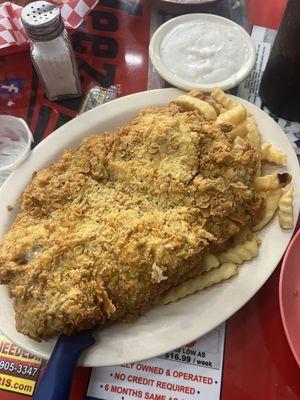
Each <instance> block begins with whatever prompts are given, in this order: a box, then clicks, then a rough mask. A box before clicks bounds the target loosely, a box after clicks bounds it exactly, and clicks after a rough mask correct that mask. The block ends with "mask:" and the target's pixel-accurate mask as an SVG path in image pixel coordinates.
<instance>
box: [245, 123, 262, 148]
mask: <svg viewBox="0 0 300 400" xmlns="http://www.w3.org/2000/svg"><path fill="white" fill-rule="evenodd" d="M247 129H248V134H247V140H248V142H249V143H250V145H251V146H252V147H253V148H254V150H256V152H257V153H258V154H260V149H261V136H260V133H259V130H258V127H257V125H256V122H255V121H254V119H253V118H252V117H248V118H247Z"/></svg>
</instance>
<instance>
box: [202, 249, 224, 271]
mask: <svg viewBox="0 0 300 400" xmlns="http://www.w3.org/2000/svg"><path fill="white" fill-rule="evenodd" d="M201 265H202V271H210V270H211V269H213V268H217V267H218V266H219V265H220V262H219V260H218V258H217V257H216V256H215V255H214V254H212V253H207V254H205V256H204V257H203V258H202V260H201Z"/></svg>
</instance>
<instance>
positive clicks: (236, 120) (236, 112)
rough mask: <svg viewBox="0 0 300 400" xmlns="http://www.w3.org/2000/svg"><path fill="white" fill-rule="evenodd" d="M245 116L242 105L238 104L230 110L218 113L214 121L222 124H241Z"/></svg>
mask: <svg viewBox="0 0 300 400" xmlns="http://www.w3.org/2000/svg"><path fill="white" fill-rule="evenodd" d="M246 117H247V111H246V109H245V107H243V106H242V105H238V106H236V107H234V108H231V109H230V110H228V111H226V112H224V113H223V114H220V115H219V116H218V118H217V121H216V123H217V124H218V125H222V124H233V125H235V126H237V125H239V124H242V123H243V122H244V121H245V120H246Z"/></svg>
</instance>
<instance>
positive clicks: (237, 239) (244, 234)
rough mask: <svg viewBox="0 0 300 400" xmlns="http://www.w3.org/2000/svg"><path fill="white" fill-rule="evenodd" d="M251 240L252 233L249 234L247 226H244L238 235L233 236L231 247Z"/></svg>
mask: <svg viewBox="0 0 300 400" xmlns="http://www.w3.org/2000/svg"><path fill="white" fill-rule="evenodd" d="M252 238H253V232H251V230H250V228H249V226H245V227H243V228H242V229H241V230H240V231H239V233H237V234H236V235H235V236H234V238H233V245H234V246H236V245H238V244H242V243H244V242H246V241H247V240H250V239H252Z"/></svg>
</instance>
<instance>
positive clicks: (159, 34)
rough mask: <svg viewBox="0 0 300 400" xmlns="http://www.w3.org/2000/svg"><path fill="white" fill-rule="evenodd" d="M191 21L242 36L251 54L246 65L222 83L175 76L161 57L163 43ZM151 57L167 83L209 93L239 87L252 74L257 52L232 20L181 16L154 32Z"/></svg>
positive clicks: (215, 16) (246, 34) (209, 15)
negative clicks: (177, 29) (227, 28)
mask: <svg viewBox="0 0 300 400" xmlns="http://www.w3.org/2000/svg"><path fill="white" fill-rule="evenodd" d="M191 21H200V22H202V21H203V22H215V23H218V24H220V25H223V26H226V27H229V28H231V29H232V30H233V31H234V32H235V34H236V35H240V36H241V38H242V39H243V41H244V46H245V47H247V48H248V52H249V53H248V57H247V59H246V61H245V63H244V64H243V65H242V66H241V68H240V69H239V71H238V72H237V73H236V74H233V75H232V76H230V77H229V78H227V79H225V80H223V81H220V82H212V83H196V82H192V81H189V80H187V79H185V78H184V76H180V75H177V74H175V73H174V72H172V71H171V70H170V69H169V68H168V67H167V66H166V65H165V63H164V62H163V61H162V57H161V55H160V48H161V43H162V41H163V40H164V38H165V37H166V35H167V34H168V33H169V32H171V30H172V29H173V28H174V27H176V26H178V25H180V24H183V23H185V22H191ZM149 55H150V59H151V62H152V64H153V66H154V68H155V69H156V70H157V72H158V73H159V74H160V75H161V76H162V77H163V78H164V79H165V80H166V81H168V82H169V83H171V84H172V85H174V86H176V87H178V88H180V89H183V90H193V89H198V90H203V91H204V92H209V91H211V90H212V89H213V88H214V87H216V86H218V87H219V88H220V89H223V90H228V89H231V88H233V87H235V86H237V85H238V84H239V83H241V82H242V81H243V80H244V79H246V78H247V76H248V75H249V74H250V72H251V70H252V68H253V67H254V64H255V60H256V50H255V46H254V43H253V41H252V39H251V37H250V36H249V34H248V33H247V32H246V31H245V30H244V29H243V28H242V27H241V26H240V25H238V24H236V23H235V22H233V21H231V20H230V19H227V18H224V17H220V16H219V15H214V14H203V13H194V14H185V15H180V16H179V17H176V18H172V19H171V20H169V21H167V22H165V23H164V24H163V25H161V26H160V27H159V28H158V29H157V30H156V31H155V32H154V34H153V36H152V38H151V41H150V45H149Z"/></svg>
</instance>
